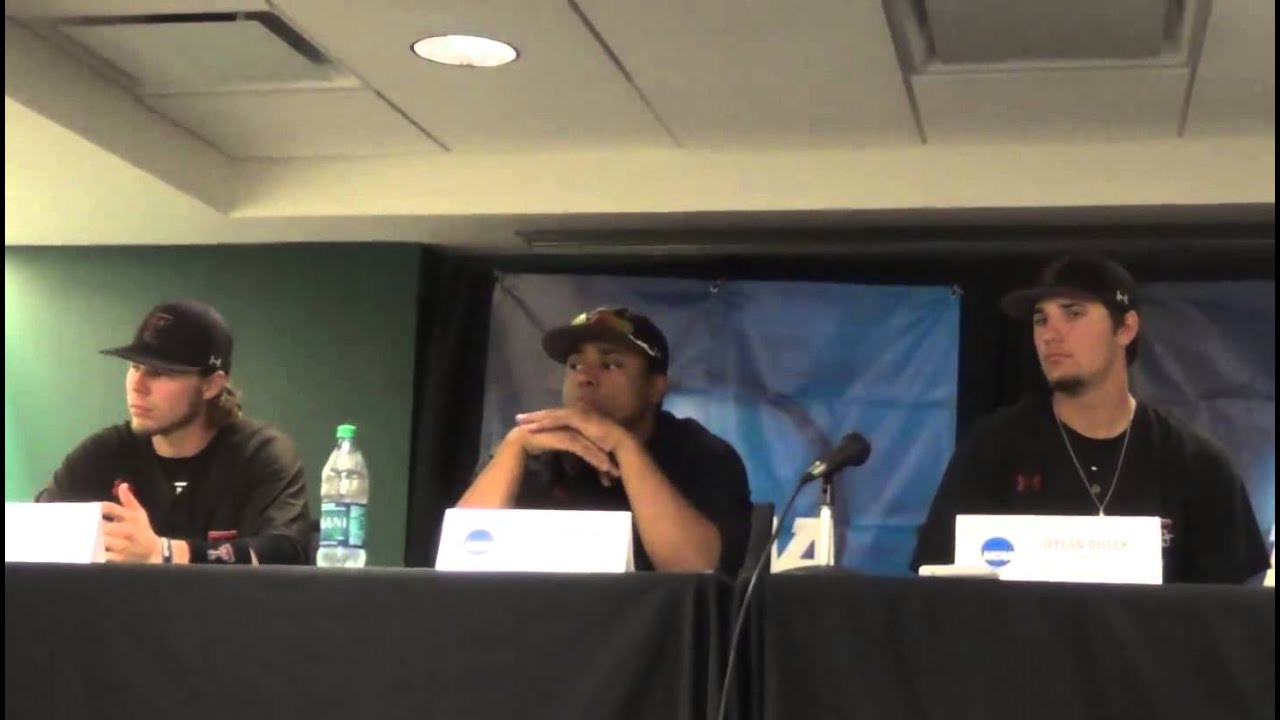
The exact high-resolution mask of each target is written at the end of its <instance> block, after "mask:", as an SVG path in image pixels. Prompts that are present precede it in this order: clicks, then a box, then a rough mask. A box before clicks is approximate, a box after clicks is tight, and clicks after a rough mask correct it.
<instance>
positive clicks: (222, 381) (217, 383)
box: [201, 370, 227, 400]
mask: <svg viewBox="0 0 1280 720" xmlns="http://www.w3.org/2000/svg"><path fill="white" fill-rule="evenodd" d="M202 385H203V388H202V390H201V394H202V395H203V396H204V399H205V400H212V399H214V398H216V397H218V395H220V394H221V393H222V389H223V388H225V387H226V386H227V374H226V373H224V372H222V371H221V370H219V371H218V372H216V373H214V374H212V375H210V376H208V377H206V378H205V379H204V380H203V381H202Z"/></svg>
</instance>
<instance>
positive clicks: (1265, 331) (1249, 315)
mask: <svg viewBox="0 0 1280 720" xmlns="http://www.w3.org/2000/svg"><path fill="white" fill-rule="evenodd" d="M1141 316H1142V328H1141V330H1140V332H1139V337H1140V338H1142V340H1141V347H1140V350H1139V353H1138V362H1137V365H1136V368H1135V377H1134V385H1135V392H1136V394H1137V395H1138V396H1139V397H1141V398H1143V399H1144V400H1147V401H1149V402H1151V403H1152V404H1154V405H1156V406H1158V407H1161V408H1164V409H1166V410H1168V411H1170V412H1172V413H1173V414H1175V415H1177V416H1178V417H1181V418H1182V419H1183V420H1185V421H1187V422H1189V423H1191V424H1192V425H1194V426H1195V427H1197V428H1199V429H1200V430H1202V431H1203V432H1205V433H1207V434H1208V435H1209V436H1210V437H1212V438H1214V439H1215V440H1217V441H1218V442H1219V443H1221V444H1222V445H1223V446H1224V447H1226V449H1227V451H1228V453H1229V454H1230V455H1231V458H1232V460H1233V461H1234V462H1235V465H1236V469H1237V470H1238V471H1239V472H1240V474H1241V475H1242V476H1243V478H1244V481H1245V485H1246V486H1247V487H1248V489H1249V497H1250V500H1252V502H1253V509H1254V512H1255V513H1257V516H1258V525H1259V527H1260V528H1261V529H1262V531H1263V534H1264V535H1266V536H1267V537H1269V538H1270V539H1271V541H1272V542H1274V540H1275V519H1276V510H1275V508H1276V379H1275V378H1276V376H1275V368H1276V285H1275V283H1274V282H1269V281H1256V282H1253V281H1251V282H1212V283H1159V284H1151V285H1147V286H1144V287H1143V288H1142V314H1141Z"/></svg>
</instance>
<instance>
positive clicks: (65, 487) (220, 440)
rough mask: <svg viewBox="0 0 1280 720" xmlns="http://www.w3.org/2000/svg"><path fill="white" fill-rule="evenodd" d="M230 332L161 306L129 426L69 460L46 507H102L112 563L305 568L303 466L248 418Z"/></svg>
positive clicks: (131, 392)
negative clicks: (232, 379) (237, 386)
mask: <svg viewBox="0 0 1280 720" xmlns="http://www.w3.org/2000/svg"><path fill="white" fill-rule="evenodd" d="M231 349H232V340H231V330H230V328H228V327H227V324H226V322H225V321H224V320H223V319H222V316H221V315H219V314H218V312H217V311H216V310H214V309H213V308H211V307H209V306H208V305H205V304H203V303H199V302H195V301H181V302H171V303H165V304H163V305H159V306H157V307H156V308H154V309H153V310H152V311H151V312H150V313H148V314H147V316H146V318H145V319H144V320H143V321H142V325H141V327H139V328H138V332H137V333H136V335H135V336H134V339H133V342H132V343H130V344H129V345H125V346H123V347H118V348H112V349H109V350H103V351H102V352H103V353H104V354H107V355H114V356H116V357H119V358H123V359H125V360H128V361H129V363H130V365H129V370H128V373H127V374H126V376H125V399H126V402H127V404H128V409H129V421H128V422H126V423H122V424H120V425H114V426H111V427H108V428H105V429H103V430H101V431H99V432H97V433H95V434H93V435H91V436H90V437H89V438H88V439H86V440H84V441H83V442H81V443H80V445H79V446H77V447H76V448H75V449H74V450H72V451H71V454H69V455H67V457H66V459H65V460H64V461H63V463H62V466H61V467H60V468H58V470H57V471H56V472H55V473H54V475H53V481H52V483H51V484H50V485H49V487H47V488H45V489H44V490H43V491H41V493H40V495H39V498H38V499H39V500H41V501H45V502H102V503H103V519H104V520H106V521H107V522H106V524H105V525H104V529H103V534H104V540H105V549H106V557H107V560H108V561H116V562H147V563H246V564H248V563H254V564H256V563H293V564H300V563H305V562H307V560H308V547H309V546H308V541H309V534H310V533H309V526H310V516H309V514H308V511H307V487H306V483H305V481H304V480H303V474H302V465H301V464H300V463H299V462H298V459H297V457H296V455H295V454H294V449H293V445H292V443H290V442H289V440H288V438H286V437H285V436H284V435H282V434H280V433H279V432H277V431H276V430H274V429H272V428H270V427H267V426H265V425H262V424H260V423H257V422H254V421H252V420H249V419H246V418H243V417H241V410H240V400H239V395H238V394H237V393H236V391H235V390H234V389H233V388H232V387H231V386H230V385H229V384H228V375H229V374H230V372H231Z"/></svg>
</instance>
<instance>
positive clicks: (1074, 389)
mask: <svg viewBox="0 0 1280 720" xmlns="http://www.w3.org/2000/svg"><path fill="white" fill-rule="evenodd" d="M1088 386H1089V383H1087V382H1085V379H1084V378H1083V377H1080V376H1079V375H1069V376H1067V377H1061V378H1058V379H1057V380H1050V381H1049V389H1050V390H1052V391H1054V392H1056V393H1062V394H1063V395H1066V396H1068V397H1078V396H1080V395H1083V394H1084V391H1085V389H1086V388H1087V387H1088Z"/></svg>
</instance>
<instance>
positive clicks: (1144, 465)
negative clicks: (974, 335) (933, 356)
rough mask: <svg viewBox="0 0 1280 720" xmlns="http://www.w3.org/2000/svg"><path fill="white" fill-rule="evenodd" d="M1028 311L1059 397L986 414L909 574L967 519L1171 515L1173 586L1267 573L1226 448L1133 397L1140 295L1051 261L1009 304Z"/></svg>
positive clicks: (1115, 271) (1114, 267) (1167, 543)
mask: <svg viewBox="0 0 1280 720" xmlns="http://www.w3.org/2000/svg"><path fill="white" fill-rule="evenodd" d="M1001 306H1002V308H1003V309H1004V310H1005V312H1007V313H1008V314H1010V315H1012V316H1014V317H1016V318H1019V319H1029V320H1030V321H1031V325H1032V335H1033V338H1034V341H1035V348H1036V353H1037V355H1038V356H1039V359H1040V367H1041V369H1042V370H1043V372H1044V375H1045V379H1046V380H1047V381H1048V384H1049V388H1050V393H1049V395H1048V396H1047V397H1045V396H1037V397H1032V398H1029V399H1027V400H1024V401H1023V402H1021V403H1020V404H1018V405H1015V406H1013V407H1010V408H1006V409H1004V410H1001V411H1000V412H998V413H996V414H995V415H993V416H991V417H989V418H986V419H984V420H983V421H982V422H981V423H980V424H979V425H978V426H977V427H976V428H975V429H974V431H973V432H972V433H971V435H970V437H968V438H967V439H966V440H965V441H964V442H963V443H961V444H960V446H959V447H958V448H957V449H956V451H955V454H954V455H953V456H952V458H951V463H950V464H949V465H948V467H947V470H946V473H945V474H944V475H943V478H942V484H941V486H940V487H939V488H938V494H937V496H935V498H934V500H933V505H932V507H930V509H929V514H928V518H927V519H926V520H925V523H924V525H923V526H922V527H921V528H920V533H919V541H918V544H917V547H916V552H915V556H914V558H913V559H912V568H913V569H915V568H918V567H919V566H920V565H922V564H944V563H950V562H952V561H953V559H954V543H955V516H956V515H957V514H1028V515H1030V514H1043V515H1092V514H1098V515H1144V516H1153V515H1154V516H1158V517H1159V518H1161V524H1162V526H1163V539H1164V548H1165V549H1164V580H1165V582H1222V583H1240V582H1244V581H1245V580H1247V579H1249V578H1251V577H1253V576H1255V575H1257V574H1259V573H1261V572H1263V571H1264V570H1265V569H1266V568H1267V564H1268V561H1267V554H1266V549H1265V546H1264V545H1263V542H1262V534H1261V533H1260V532H1259V530H1258V524H1257V520H1256V519H1255V517H1254V514H1253V507H1252V505H1251V504H1250V502H1249V496H1248V495H1247V494H1246V492H1245V489H1244V485H1243V483H1242V482H1241V481H1240V478H1239V476H1238V475H1237V473H1236V472H1235V470H1234V469H1233V468H1232V465H1231V461H1230V460H1229V459H1228V458H1227V455H1226V453H1225V452H1224V451H1223V449H1222V448H1221V447H1219V446H1218V445H1217V444H1216V443H1214V442H1213V441H1211V440H1209V439H1208V438H1206V437H1204V436H1203V435H1201V434H1200V433H1198V432H1196V431H1195V430H1194V429H1192V428H1191V427H1190V426H1189V425H1187V424H1185V423H1183V422H1181V421H1179V420H1178V419H1176V418H1173V417H1171V416H1169V415H1167V414H1165V413H1164V412H1161V411H1160V410H1158V409H1156V408H1154V407H1151V406H1150V405H1148V404H1146V403H1145V402H1140V401H1137V400H1135V399H1134V397H1133V396H1132V395H1131V394H1130V391H1129V371H1128V365H1129V364H1131V363H1132V362H1133V361H1134V359H1135V358H1136V356H1137V350H1138V335H1139V326H1140V322H1139V310H1138V289H1137V286H1136V284H1135V283H1134V281H1133V278H1132V277H1131V276H1130V275H1129V273H1128V272H1126V271H1125V270H1124V268H1122V267H1120V266H1119V265H1118V264H1116V263H1114V262H1112V261H1110V260H1106V259H1103V258H1096V257H1066V258H1061V259H1059V260H1057V261H1055V262H1053V263H1050V264H1049V265H1048V266H1047V267H1046V268H1045V269H1044V270H1043V271H1042V272H1041V274H1040V278H1039V282H1038V283H1037V284H1036V286H1035V287H1033V288H1030V289H1027V290H1022V291H1018V292H1014V293H1011V294H1010V295H1008V296H1006V297H1005V298H1004V300H1003V301H1002V303H1001Z"/></svg>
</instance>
